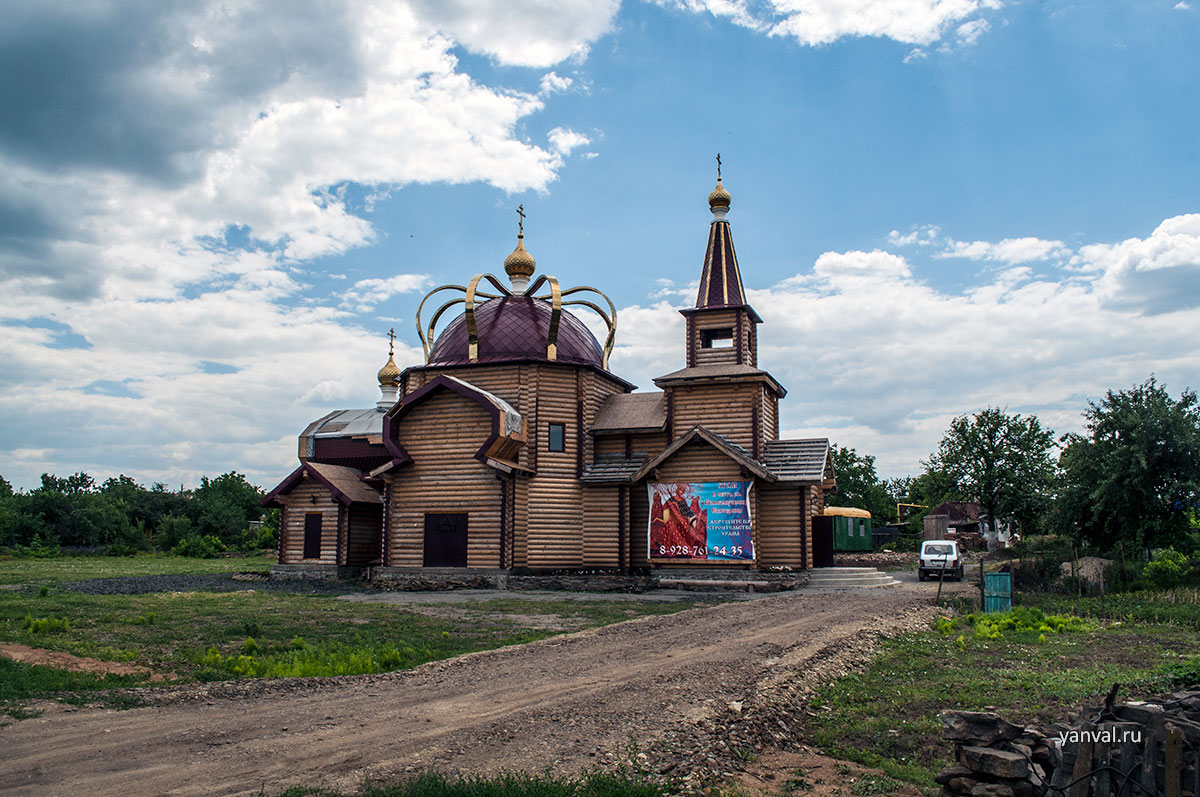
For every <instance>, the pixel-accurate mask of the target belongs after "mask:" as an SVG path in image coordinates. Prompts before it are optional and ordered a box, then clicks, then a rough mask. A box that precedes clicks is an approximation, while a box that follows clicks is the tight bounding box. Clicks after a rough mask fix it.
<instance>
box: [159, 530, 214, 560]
mask: <svg viewBox="0 0 1200 797" xmlns="http://www.w3.org/2000/svg"><path fill="white" fill-rule="evenodd" d="M224 550H225V544H224V543H223V542H221V540H220V538H219V537H216V536H214V535H212V534H194V535H192V536H191V537H187V538H185V539H184V540H182V541H181V542H180V543H179V544H178V545H176V546H175V547H174V548H172V549H171V553H173V554H175V555H176V556H191V557H193V558H196V559H216V558H217V556H218V555H220V554H221V553H222V552H224Z"/></svg>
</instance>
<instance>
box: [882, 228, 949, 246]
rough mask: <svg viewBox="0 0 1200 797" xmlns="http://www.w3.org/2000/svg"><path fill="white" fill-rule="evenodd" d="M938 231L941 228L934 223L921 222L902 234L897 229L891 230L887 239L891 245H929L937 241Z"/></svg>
mask: <svg viewBox="0 0 1200 797" xmlns="http://www.w3.org/2000/svg"><path fill="white" fill-rule="evenodd" d="M940 232H941V228H940V227H938V226H936V225H934V224H922V225H919V226H914V227H913V228H912V229H911V230H909V231H908V232H907V233H904V234H901V233H900V231H899V230H892V231H891V232H889V233H888V238H887V239H888V243H889V244H891V245H892V246H913V245H914V244H915V245H917V246H930V245H932V244H933V243H934V242H935V241H937V238H938V234H939V233H940Z"/></svg>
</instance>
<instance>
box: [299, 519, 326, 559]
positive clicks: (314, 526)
mask: <svg viewBox="0 0 1200 797" xmlns="http://www.w3.org/2000/svg"><path fill="white" fill-rule="evenodd" d="M324 517H325V516H324V515H323V514H321V513H320V512H308V513H307V514H305V515H304V558H305V559H320V558H321V521H322V520H323V519H324Z"/></svg>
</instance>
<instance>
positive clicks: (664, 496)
mask: <svg viewBox="0 0 1200 797" xmlns="http://www.w3.org/2000/svg"><path fill="white" fill-rule="evenodd" d="M752 484H753V482H749V481H744V482H651V483H650V484H648V485H646V487H647V489H648V490H649V494H650V495H649V497H650V528H649V529H648V530H647V533H648V534H649V537H650V546H649V551H650V558H651V559H676V560H678V559H703V560H710V561H711V560H752V559H754V538H753V535H752V532H751V524H750V487H751V485H752Z"/></svg>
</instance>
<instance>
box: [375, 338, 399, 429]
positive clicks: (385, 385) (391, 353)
mask: <svg viewBox="0 0 1200 797" xmlns="http://www.w3.org/2000/svg"><path fill="white" fill-rule="evenodd" d="M395 347H396V330H394V329H389V330H388V359H387V362H386V363H384V364H383V367H382V368H380V369H379V374H378V376H379V391H380V393H381V394H382V395H381V396H380V399H379V401H378V402H376V404H375V406H377V407H379V408H380V409H383V410H388V409H391V408H392V405H393V404H395V403H396V401H397V398H398V394H399V391H400V369H399V368H397V367H396V359H395Z"/></svg>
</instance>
